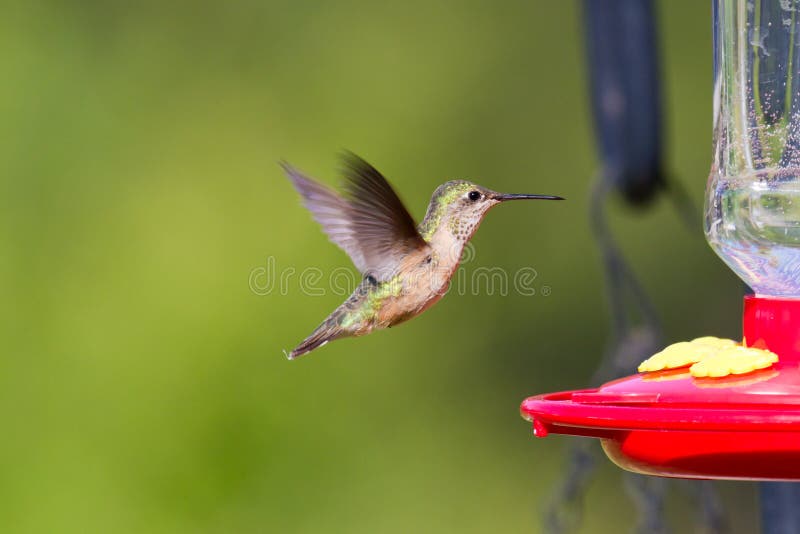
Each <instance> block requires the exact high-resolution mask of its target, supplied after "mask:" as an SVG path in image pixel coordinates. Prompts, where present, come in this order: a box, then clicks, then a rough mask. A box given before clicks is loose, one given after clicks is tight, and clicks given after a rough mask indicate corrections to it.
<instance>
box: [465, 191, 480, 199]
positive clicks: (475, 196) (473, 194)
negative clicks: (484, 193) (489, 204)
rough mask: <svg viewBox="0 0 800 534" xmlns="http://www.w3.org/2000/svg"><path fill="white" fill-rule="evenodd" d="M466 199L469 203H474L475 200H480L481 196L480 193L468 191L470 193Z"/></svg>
mask: <svg viewBox="0 0 800 534" xmlns="http://www.w3.org/2000/svg"><path fill="white" fill-rule="evenodd" d="M467 197H468V198H469V199H470V200H471V201H473V202H475V201H476V200H478V199H480V198H481V194H480V192H479V191H470V192H469V194H468V195H467Z"/></svg>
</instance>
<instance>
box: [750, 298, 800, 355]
mask: <svg viewBox="0 0 800 534" xmlns="http://www.w3.org/2000/svg"><path fill="white" fill-rule="evenodd" d="M742 333H743V335H744V340H743V341H744V345H745V346H747V347H756V348H759V349H767V350H771V351H772V352H774V353H775V354H777V355H778V356H779V357H780V362H781V364H786V363H795V364H796V363H800V299H789V298H775V297H759V296H753V295H748V296H746V297H745V298H744V317H743V319H742Z"/></svg>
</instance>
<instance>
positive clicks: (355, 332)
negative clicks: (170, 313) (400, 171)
mask: <svg viewBox="0 0 800 534" xmlns="http://www.w3.org/2000/svg"><path fill="white" fill-rule="evenodd" d="M343 160H344V176H345V185H344V194H343V195H342V194H339V193H337V192H336V191H334V190H332V189H330V188H329V187H327V186H325V185H322V184H320V183H319V182H317V181H315V180H313V179H311V178H309V177H307V176H305V175H303V174H302V173H300V172H299V171H298V170H297V169H295V168H293V167H292V166H290V165H289V164H288V163H286V162H281V166H282V167H283V169H284V171H285V172H286V175H287V176H288V178H289V180H291V182H292V184H293V185H294V187H295V189H297V191H298V193H300V196H301V197H302V199H303V203H304V205H305V207H306V208H307V209H308V210H309V211H310V212H311V214H312V216H313V218H314V219H315V220H316V221H317V222H318V223H319V224H320V225H321V226H322V229H323V230H324V231H325V233H326V234H327V235H328V238H329V239H330V240H331V241H332V242H333V243H335V244H336V245H338V246H339V247H341V248H342V249H343V250H344V251H345V252H346V253H347V254H348V256H350V259H351V260H352V261H353V263H354V264H355V266H356V268H357V269H358V270H359V271H360V273H361V274H362V275H363V278H362V280H361V282H360V283H359V285H358V286H357V287H356V289H355V291H354V292H353V293H352V295H350V297H349V298H348V299H347V300H346V301H344V303H342V304H341V305H340V306H339V307H338V308H336V309H335V310H334V311H333V312H332V313H331V314H330V315H329V316H328V317H327V318H326V319H325V320H324V321H323V322H322V324H320V325H319V326H318V327H317V328H316V329H315V330H314V331H313V332H312V333H311V334H310V335H309V336H308V337H307V338H306V339H305V340H303V341H302V342H301V343H300V344H299V345H298V346H297V347H296V348H295V349H294V350H292V351H291V352H290V353H288V354H287V357H288V358H289V359H290V360H292V359H294V358H297V357H298V356H302V355H303V354H306V353H307V352H310V351H312V350H314V349H316V348H318V347H321V346H323V345H325V344H326V343H328V342H329V341H333V340H334V339H339V338H343V337H355V336H363V335H366V334H369V333H370V332H372V331H373V330H378V329H383V328H389V327H392V326H394V325H396V324H399V323H402V322H404V321H407V320H408V319H411V318H412V317H416V316H417V315H419V314H421V313H422V312H423V311H425V310H426V309H428V308H429V307H431V306H432V305H433V304H435V303H436V302H437V301H439V300H440V299H441V298H442V297H443V296H444V294H445V293H446V292H447V289H448V287H449V283H450V279H451V278H452V276H453V274H454V273H455V271H456V269H457V268H458V264H459V262H460V260H461V254H462V252H463V249H464V246H465V245H466V244H467V243H468V242H469V240H470V239H471V238H472V236H473V235H474V234H475V231H476V230H477V229H478V225H479V224H480V223H481V221H482V220H483V217H484V216H485V215H486V212H487V211H489V210H490V209H491V208H492V207H494V206H496V205H497V204H499V203H501V202H506V201H508V200H564V199H563V198H562V197H559V196H553V195H527V194H508V193H498V192H496V191H492V190H491V189H487V188H485V187H482V186H480V185H477V184H474V183H472V182H468V181H466V180H451V181H449V182H445V183H443V184H442V185H440V186H439V187H437V188H436V190H435V191H434V192H433V195H432V196H431V200H430V203H429V204H428V210H427V212H426V213H425V218H424V219H423V220H422V222H421V223H420V224H419V225H415V224H414V219H413V218H412V217H411V215H410V214H409V212H408V210H406V208H405V206H404V205H403V203H402V202H401V200H400V198H399V197H398V196H397V194H396V193H395V192H394V190H393V189H392V186H391V185H389V182H388V181H387V180H386V178H384V177H383V175H382V174H381V173H380V172H378V171H377V170H376V169H375V168H374V167H372V165H370V164H369V163H367V162H366V161H364V160H363V159H361V158H359V157H358V156H356V155H355V154H352V153H349V152H348V153H345V155H344V158H343Z"/></svg>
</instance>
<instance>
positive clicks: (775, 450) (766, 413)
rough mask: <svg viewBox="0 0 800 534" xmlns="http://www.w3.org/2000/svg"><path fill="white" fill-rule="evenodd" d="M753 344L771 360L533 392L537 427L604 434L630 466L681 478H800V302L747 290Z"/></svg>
mask: <svg viewBox="0 0 800 534" xmlns="http://www.w3.org/2000/svg"><path fill="white" fill-rule="evenodd" d="M744 342H745V344H746V345H747V346H749V347H757V348H766V349H769V350H771V351H772V352H775V353H776V354H778V356H779V357H780V361H779V362H778V363H776V364H775V365H774V366H773V367H772V368H769V369H763V370H761V371H755V372H752V373H748V374H745V375H737V376H729V377H725V378H694V377H692V376H691V375H690V374H689V371H688V369H677V370H672V371H663V372H659V373H647V374H638V375H633V376H629V377H626V378H622V379H620V380H615V381H613V382H609V383H607V384H604V385H603V386H601V387H600V388H597V389H585V390H578V391H565V392H560V393H550V394H545V395H538V396H535V397H530V398H528V399H526V400H525V401H524V402H523V403H522V406H521V412H522V416H523V417H525V418H526V419H528V420H530V421H532V422H533V428H534V434H535V435H536V436H539V437H544V436H546V435H547V434H549V433H557V434H570V435H575V436H589V437H594V438H599V439H600V440H601V441H602V444H603V449H604V450H605V452H606V454H607V455H608V457H609V458H610V459H611V460H612V461H613V462H614V463H616V464H617V465H618V466H620V467H622V468H623V469H627V470H629V471H634V472H638V473H644V474H648V475H659V476H666V477H680V478H716V479H733V480H800V300H788V299H768V298H761V297H745V305H744Z"/></svg>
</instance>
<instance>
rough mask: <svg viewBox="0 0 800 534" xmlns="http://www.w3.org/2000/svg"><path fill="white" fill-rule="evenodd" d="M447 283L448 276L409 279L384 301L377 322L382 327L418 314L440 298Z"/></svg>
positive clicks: (445, 289)
mask: <svg viewBox="0 0 800 534" xmlns="http://www.w3.org/2000/svg"><path fill="white" fill-rule="evenodd" d="M449 285H450V279H449V276H446V277H442V278H437V277H433V276H421V277H418V278H417V279H415V280H409V282H407V283H406V284H405V285H404V287H403V291H401V292H400V294H398V295H396V296H391V297H389V298H387V299H386V301H384V303H383V306H381V310H380V312H379V313H378V322H379V324H380V325H381V326H382V327H389V326H394V325H396V324H399V323H402V322H403V321H407V320H408V319H411V318H412V317H415V316H417V315H419V314H420V313H422V312H424V311H425V310H427V309H428V308H430V307H431V306H433V305H434V304H435V303H436V302H438V301H439V300H441V298H442V297H443V296H444V295H445V293H447V288H448V287H449Z"/></svg>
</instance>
